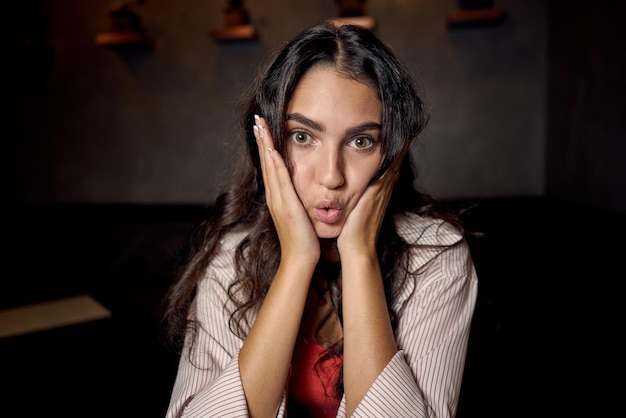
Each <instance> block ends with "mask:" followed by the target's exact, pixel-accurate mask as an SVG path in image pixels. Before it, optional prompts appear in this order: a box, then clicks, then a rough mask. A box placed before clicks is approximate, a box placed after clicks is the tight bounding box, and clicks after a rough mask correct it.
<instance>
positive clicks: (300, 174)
mask: <svg viewBox="0 0 626 418" xmlns="http://www.w3.org/2000/svg"><path fill="white" fill-rule="evenodd" d="M291 164H292V165H291V167H292V169H291V182H292V183H293V186H294V188H295V189H296V193H297V194H298V196H299V197H300V199H304V196H305V195H306V191H307V190H309V189H311V187H310V183H311V178H312V174H311V170H310V167H308V166H307V165H306V164H301V163H298V162H297V161H292V163H291Z"/></svg>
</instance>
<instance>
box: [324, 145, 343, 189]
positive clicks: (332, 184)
mask: <svg viewBox="0 0 626 418" xmlns="http://www.w3.org/2000/svg"><path fill="white" fill-rule="evenodd" d="M319 157H320V158H319V160H318V161H317V167H318V169H317V175H318V181H319V183H320V184H321V185H322V186H324V187H326V188H328V189H336V188H338V187H341V186H342V185H343V183H344V180H345V178H344V164H343V158H342V156H341V153H340V152H339V151H338V150H336V149H327V150H324V151H323V152H321V153H320V154H319Z"/></svg>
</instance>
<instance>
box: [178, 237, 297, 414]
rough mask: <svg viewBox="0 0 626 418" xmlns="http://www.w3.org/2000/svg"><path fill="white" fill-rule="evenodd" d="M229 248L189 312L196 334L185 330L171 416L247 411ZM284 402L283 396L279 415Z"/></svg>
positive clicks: (214, 264) (209, 271) (213, 267)
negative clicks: (233, 328) (231, 292)
mask: <svg viewBox="0 0 626 418" xmlns="http://www.w3.org/2000/svg"><path fill="white" fill-rule="evenodd" d="M227 253H229V251H228V248H226V250H225V251H224V252H222V253H220V254H219V255H218V256H217V257H216V258H215V259H214V260H213V261H212V263H211V265H210V266H209V268H208V269H207V272H206V276H205V277H204V279H203V280H201V281H200V283H199V284H198V289H197V292H196V298H195V300H194V303H193V306H192V309H191V312H190V317H191V318H192V319H194V320H195V321H196V325H197V334H196V339H195V340H194V341H193V342H192V341H191V338H190V337H191V334H189V333H188V334H187V336H186V339H185V346H184V347H183V351H182V353H181V357H180V360H179V365H178V372H177V375H176V379H175V382H174V387H173V389H172V395H171V398H170V404H169V407H168V411H167V414H166V417H167V418H179V417H204V418H206V417H220V418H221V417H248V406H247V403H246V398H245V393H244V390H243V385H242V382H241V375H240V374H239V361H238V359H239V350H240V349H241V346H242V345H243V340H242V339H240V338H239V337H237V336H236V335H234V334H233V333H232V332H231V330H230V328H229V326H228V320H229V317H230V312H232V304H231V302H230V300H229V299H228V293H227V284H228V283H229V281H230V280H231V278H232V277H233V275H234V266H233V261H232V257H231V256H228V255H227ZM230 253H231V254H232V252H230ZM285 405H286V402H285V400H283V404H282V405H281V408H280V410H279V414H278V416H279V417H281V416H283V415H284V410H285Z"/></svg>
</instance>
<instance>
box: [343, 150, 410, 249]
mask: <svg viewBox="0 0 626 418" xmlns="http://www.w3.org/2000/svg"><path fill="white" fill-rule="evenodd" d="M408 149H409V147H408V146H406V147H405V148H404V150H403V151H402V152H400V154H399V155H398V156H397V157H396V159H395V160H394V162H393V163H392V164H391V166H390V167H389V168H388V169H387V171H385V173H383V175H382V176H381V177H380V178H379V179H378V180H376V181H375V182H374V183H372V184H370V185H369V186H368V187H367V189H365V192H364V193H363V195H362V196H361V198H360V199H359V201H358V203H357V205H356V206H355V208H354V209H353V210H352V212H351V213H350V214H349V215H348V218H347V219H346V223H345V225H344V226H343V229H342V231H341V234H340V235H339V237H338V238H337V248H338V249H339V253H340V254H341V253H342V252H343V253H345V252H347V251H353V250H356V251H360V252H362V251H376V242H377V241H378V234H379V232H380V226H381V224H382V221H383V218H384V216H385V212H386V211H387V206H388V205H389V200H390V199H391V195H392V193H393V189H394V186H395V184H396V181H397V180H398V178H399V173H400V166H401V165H402V161H403V160H404V157H405V155H406V153H407V151H408ZM342 250H343V251H342Z"/></svg>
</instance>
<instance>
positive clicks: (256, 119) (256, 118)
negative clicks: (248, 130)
mask: <svg viewBox="0 0 626 418" xmlns="http://www.w3.org/2000/svg"><path fill="white" fill-rule="evenodd" d="M260 121H261V118H259V115H254V123H256V124H257V125H258V124H259V122H260Z"/></svg>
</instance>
